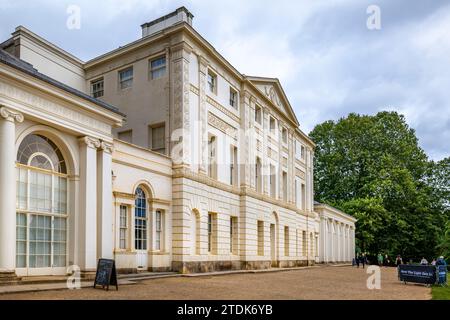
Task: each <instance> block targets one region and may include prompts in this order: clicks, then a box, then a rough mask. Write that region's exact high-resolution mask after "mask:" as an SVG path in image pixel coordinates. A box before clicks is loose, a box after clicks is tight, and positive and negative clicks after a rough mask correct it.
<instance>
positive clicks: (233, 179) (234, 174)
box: [230, 146, 238, 186]
mask: <svg viewBox="0 0 450 320" xmlns="http://www.w3.org/2000/svg"><path fill="white" fill-rule="evenodd" d="M237 163H238V160H237V147H235V146H231V150H230V184H231V185H232V186H236V185H237V183H238V165H237Z"/></svg>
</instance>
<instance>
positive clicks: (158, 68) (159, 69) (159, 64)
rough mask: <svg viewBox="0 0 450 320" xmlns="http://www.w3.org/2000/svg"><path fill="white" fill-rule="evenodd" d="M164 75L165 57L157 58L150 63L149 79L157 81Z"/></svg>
mask: <svg viewBox="0 0 450 320" xmlns="http://www.w3.org/2000/svg"><path fill="white" fill-rule="evenodd" d="M165 74H166V57H165V56H164V57H159V58H157V59H154V60H152V61H150V77H151V79H159V78H162V77H164V76H165Z"/></svg>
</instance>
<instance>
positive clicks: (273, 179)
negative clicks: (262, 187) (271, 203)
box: [269, 165, 276, 198]
mask: <svg viewBox="0 0 450 320" xmlns="http://www.w3.org/2000/svg"><path fill="white" fill-rule="evenodd" d="M269 187H270V189H269V190H270V196H271V197H273V198H275V197H276V175H275V166H274V165H270V177H269Z"/></svg>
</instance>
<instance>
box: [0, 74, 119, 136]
mask: <svg viewBox="0 0 450 320" xmlns="http://www.w3.org/2000/svg"><path fill="white" fill-rule="evenodd" d="M0 97H5V98H6V99H9V100H14V101H17V102H18V103H20V104H21V105H23V106H24V107H27V108H30V113H36V111H40V112H44V113H46V114H48V115H50V116H56V117H58V118H61V119H64V120H69V121H71V122H75V123H76V124H77V125H78V126H80V127H82V128H86V127H87V128H90V129H94V130H97V131H100V132H102V133H104V134H108V135H109V134H110V133H111V126H110V125H108V124H107V123H104V122H102V121H99V120H96V119H95V118H93V117H89V116H87V115H84V114H82V113H81V112H78V111H75V110H74V109H71V108H69V107H66V106H63V105H61V104H58V103H54V102H51V101H49V100H47V99H44V98H42V97H40V96H38V95H36V94H31V93H28V92H26V91H25V90H22V89H20V88H19V87H17V86H12V85H10V84H8V83H5V82H1V84H0Z"/></svg>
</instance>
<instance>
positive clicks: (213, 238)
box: [208, 212, 217, 254]
mask: <svg viewBox="0 0 450 320" xmlns="http://www.w3.org/2000/svg"><path fill="white" fill-rule="evenodd" d="M216 224H217V216H216V214H215V213H211V212H210V213H208V253H210V254H216V251H217V250H216V249H217V248H216V246H217V230H216V228H217V225H216Z"/></svg>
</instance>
